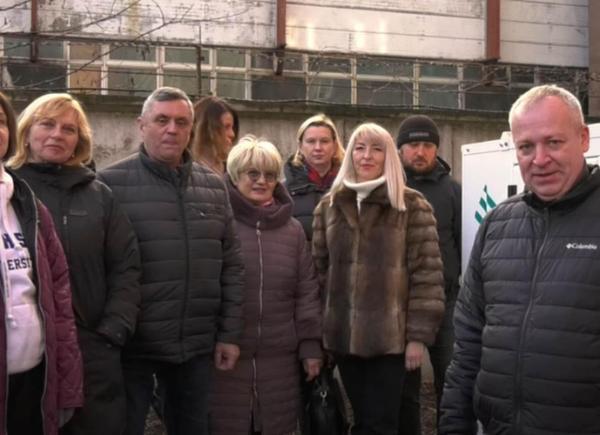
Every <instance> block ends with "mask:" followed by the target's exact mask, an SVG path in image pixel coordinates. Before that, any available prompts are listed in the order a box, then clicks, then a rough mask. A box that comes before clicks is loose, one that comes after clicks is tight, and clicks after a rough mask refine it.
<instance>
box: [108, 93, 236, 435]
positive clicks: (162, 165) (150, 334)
mask: <svg viewBox="0 0 600 435" xmlns="http://www.w3.org/2000/svg"><path fill="white" fill-rule="evenodd" d="M193 117H194V111H193V107H192V103H191V101H190V100H189V98H188V97H187V95H186V94H185V93H184V92H183V91H181V90H180V89H176V88H168V87H164V88H159V89H157V90H156V91H154V92H153V93H152V94H151V95H150V96H149V97H148V99H147V100H146V102H145V103H144V106H143V110H142V114H141V115H140V117H139V118H138V120H137V123H138V128H139V129H140V132H141V135H142V139H143V143H142V145H141V147H140V150H139V152H138V153H136V154H134V155H132V156H130V157H127V158H126V159H124V160H122V161H120V162H117V163H115V164H114V165H112V166H110V167H108V168H106V169H104V170H103V171H101V172H100V178H101V179H102V180H103V181H104V182H105V183H106V184H108V185H109V186H110V188H111V189H112V190H113V192H114V194H115V196H116V197H117V198H118V200H119V201H120V203H121V204H122V206H123V208H124V209H125V211H126V212H127V214H128V215H129V218H130V220H131V222H132V224H133V227H134V229H135V232H136V234H137V237H138V240H139V245H140V251H141V259H142V278H141V280H142V282H141V294H142V303H141V308H140V316H139V321H138V325H137V329H136V332H135V334H134V336H133V338H132V340H131V341H130V342H129V343H128V344H127V345H126V346H125V348H124V350H123V371H124V379H125V388H126V392H127V428H126V434H127V435H143V433H144V426H145V420H146V414H147V413H148V408H149V406H150V402H151V399H152V394H153V389H154V379H153V376H154V375H155V376H156V379H157V381H158V384H159V387H160V391H161V393H163V394H164V397H163V400H164V420H165V423H166V426H167V432H168V433H169V435H173V434H177V435H180V434H194V435H202V434H207V433H208V432H207V394H208V388H209V379H210V371H211V370H212V366H213V358H212V357H211V356H212V355H214V366H216V368H217V369H221V370H229V369H231V368H233V366H234V364H235V362H236V360H237V358H238V355H239V348H238V346H237V342H238V340H239V338H240V335H241V331H242V291H243V263H242V258H241V251H240V243H239V240H238V238H237V236H236V233H235V231H234V220H233V214H232V211H231V207H230V205H229V200H228V196H227V192H226V189H225V185H224V183H223V181H222V180H221V179H220V177H218V176H217V175H216V174H213V173H212V172H211V171H210V170H209V169H207V168H205V167H202V166H200V165H198V164H196V163H194V162H193V161H192V157H191V155H190V152H189V150H188V143H189V140H190V136H191V132H192V127H193Z"/></svg>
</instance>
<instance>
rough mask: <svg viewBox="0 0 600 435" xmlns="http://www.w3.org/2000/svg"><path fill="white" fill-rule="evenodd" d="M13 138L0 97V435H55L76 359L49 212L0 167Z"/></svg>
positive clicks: (65, 411) (69, 407) (71, 401)
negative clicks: (0, 238) (0, 234)
mask: <svg viewBox="0 0 600 435" xmlns="http://www.w3.org/2000/svg"><path fill="white" fill-rule="evenodd" d="M15 135H16V123H15V115H14V113H13V111H12V108H11V106H10V104H9V102H8V100H7V99H6V97H5V96H4V95H3V94H1V93H0V230H1V231H2V244H0V266H1V268H0V277H1V279H0V283H1V284H0V289H1V293H2V294H1V298H0V306H1V308H0V354H1V355H3V357H2V358H0V435H5V434H8V435H17V434H27V435H55V434H57V433H58V428H59V426H61V425H62V424H64V423H65V422H66V421H67V420H68V419H69V418H70V416H72V415H73V410H74V409H75V408H77V407H80V406H81V405H82V404H83V379H82V367H81V354H80V352H79V346H78V344H77V332H76V329H75V320H74V318H73V310H72V308H71V290H70V286H69V271H68V269H67V262H66V260H65V256H64V253H63V250H62V247H61V245H60V241H59V240H58V237H57V235H56V232H55V229H54V225H53V223H52V218H51V216H50V213H48V210H47V209H46V208H45V207H44V206H43V205H42V204H41V203H40V202H39V201H38V200H37V199H36V198H35V196H34V195H33V193H32V191H31V189H30V188H29V187H28V186H27V184H26V183H24V182H23V181H22V180H21V179H20V178H18V177H16V176H15V175H14V173H12V172H11V171H9V170H7V169H6V168H4V165H3V163H1V162H3V161H4V159H5V158H7V157H10V156H11V155H12V154H13V152H14V149H15V143H16V139H15Z"/></svg>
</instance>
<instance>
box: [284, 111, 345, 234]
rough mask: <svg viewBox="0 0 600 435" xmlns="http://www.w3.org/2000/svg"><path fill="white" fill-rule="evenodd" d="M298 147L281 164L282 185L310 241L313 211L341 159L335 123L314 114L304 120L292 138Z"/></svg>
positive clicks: (330, 182) (334, 175) (326, 117)
mask: <svg viewBox="0 0 600 435" xmlns="http://www.w3.org/2000/svg"><path fill="white" fill-rule="evenodd" d="M296 140H297V144H298V148H297V150H296V152H295V153H294V155H293V156H292V157H290V159H289V160H288V161H287V162H286V164H285V168H284V171H285V186H286V187H287V189H288V191H289V192H290V194H291V195H292V199H293V200H294V211H293V214H294V217H295V218H296V219H298V220H299V221H300V223H301V224H302V227H303V228H304V232H305V233H306V238H307V239H308V240H311V239H312V218H313V211H314V209H315V207H316V206H317V204H318V203H319V201H320V200H321V197H322V196H323V195H324V194H325V193H327V191H328V190H329V188H330V187H331V184H332V183H333V180H334V179H335V177H336V175H337V173H338V170H339V169H340V164H341V163H342V159H343V158H344V148H343V147H342V143H341V141H340V136H339V134H338V132H337V129H336V128H335V124H334V123H333V121H332V120H331V118H329V117H328V116H326V115H324V114H318V115H314V116H311V117H310V118H308V119H307V120H305V121H304V122H303V123H302V125H301V126H300V128H299V129H298V133H297V135H296Z"/></svg>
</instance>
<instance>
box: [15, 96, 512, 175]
mask: <svg viewBox="0 0 600 435" xmlns="http://www.w3.org/2000/svg"><path fill="white" fill-rule="evenodd" d="M33 98H35V95H26V94H23V93H19V94H15V95H13V99H14V103H15V107H16V109H17V110H21V109H22V108H23V107H25V105H26V104H27V102H29V101H31V100H32V99H33ZM81 101H82V102H83V104H84V106H85V109H86V111H87V113H88V116H89V119H90V123H91V125H92V128H93V131H94V147H95V148H94V158H95V160H96V164H97V166H98V167H99V168H102V167H104V166H106V165H108V164H110V163H111V162H114V161H116V160H118V159H120V158H123V157H125V156H128V155H129V154H131V153H133V152H135V151H136V150H137V148H138V145H139V144H140V142H141V139H140V135H139V132H138V129H137V126H136V118H137V116H138V114H139V110H140V109H141V106H142V102H143V101H142V99H133V98H130V97H123V98H120V97H110V98H102V97H99V96H81ZM232 104H233V106H234V107H235V108H236V109H237V110H238V111H239V115H240V124H241V134H242V135H244V134H247V133H252V134H254V135H256V136H262V137H265V138H266V139H268V140H270V141H271V142H273V143H274V144H275V145H276V146H277V147H278V148H279V150H280V151H281V154H282V155H283V156H284V158H287V156H289V155H291V154H292V153H293V152H294V151H295V150H296V132H297V129H298V127H299V126H300V124H301V123H302V122H303V121H304V120H305V119H306V118H308V117H309V116H312V115H313V114H316V113H320V112H324V113H326V114H328V115H329V116H331V118H332V119H333V120H334V121H335V123H336V126H337V127H338V130H339V133H340V136H341V138H342V141H343V143H344V145H345V144H346V143H347V141H348V139H349V137H350V135H351V133H352V131H353V129H354V128H355V127H356V126H357V125H358V124H360V123H362V122H365V121H373V122H377V123H379V124H381V125H382V126H384V127H385V128H387V129H388V131H390V133H391V134H392V135H393V137H394V138H395V137H396V133H397V131H398V127H399V126H400V122H402V120H403V119H404V118H405V117H406V116H408V115H410V114H412V113H414V112H409V111H406V110H404V111H403V110H398V109H392V108H387V109H386V108H371V107H350V106H327V105H322V106H319V105H306V104H304V103H285V104H283V103H282V104H279V103H253V102H232ZM428 114H429V115H430V116H431V117H432V118H433V119H434V120H435V121H436V122H437V124H438V126H439V128H440V135H441V145H440V155H441V156H442V158H444V159H445V160H446V161H447V162H448V163H449V164H450V165H451V166H452V169H453V173H454V175H455V177H456V178H457V179H460V174H461V168H462V166H461V157H462V156H461V151H460V146H461V145H463V144H466V143H473V142H478V141H484V140H492V139H496V138H498V137H500V134H501V133H502V131H504V130H507V129H508V124H507V122H506V120H505V119H506V116H505V115H503V114H499V115H489V114H486V115H485V116H483V115H477V114H464V113H459V112H439V113H428Z"/></svg>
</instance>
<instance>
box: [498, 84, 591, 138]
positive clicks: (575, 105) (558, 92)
mask: <svg viewBox="0 0 600 435" xmlns="http://www.w3.org/2000/svg"><path fill="white" fill-rule="evenodd" d="M546 97H557V98H559V99H560V100H561V101H562V102H563V103H565V104H566V105H567V107H569V109H570V111H571V113H572V114H573V120H574V121H576V122H579V123H580V124H581V125H582V126H583V125H585V118H584V116H583V110H581V103H579V100H578V99H577V97H576V96H575V95H573V94H572V93H571V92H569V91H567V90H566V89H564V88H561V87H560V86H557V85H541V86H535V87H533V88H531V89H529V90H528V91H527V92H525V93H524V94H522V95H521V96H520V97H519V98H518V99H517V101H515V102H514V103H513V105H512V107H511V108H510V112H509V113H508V124H509V125H510V128H511V130H512V125H513V122H514V120H515V117H517V116H519V115H520V114H521V113H523V112H524V111H525V110H527V109H528V108H529V107H531V106H532V105H533V104H535V103H537V102H538V101H540V100H542V99H544V98H546Z"/></svg>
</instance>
